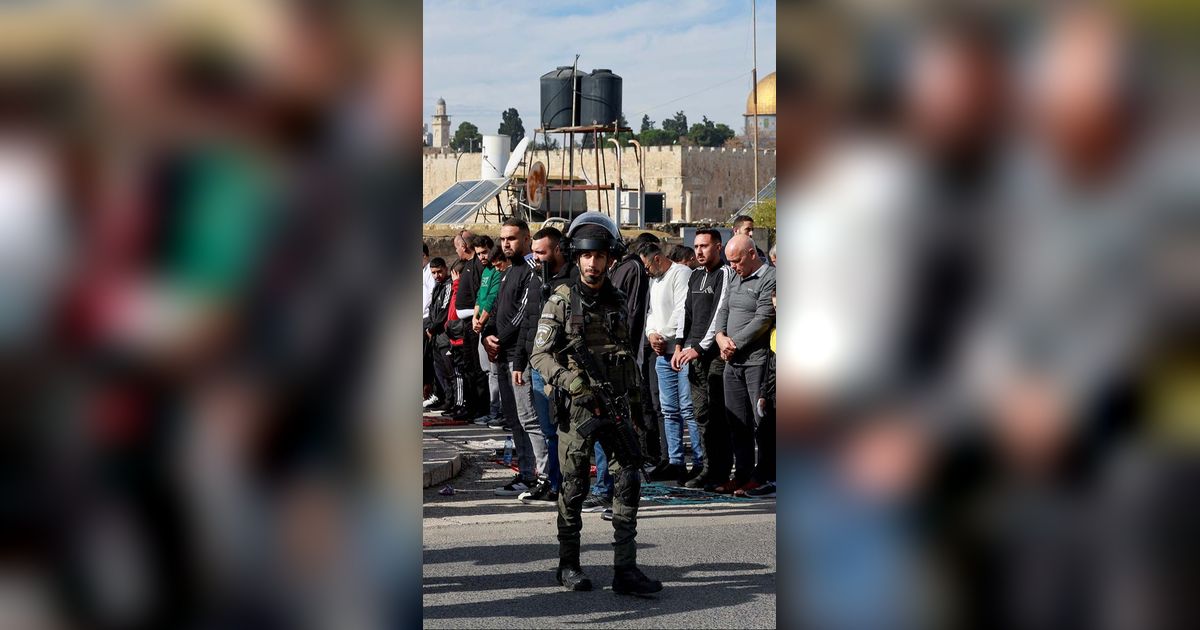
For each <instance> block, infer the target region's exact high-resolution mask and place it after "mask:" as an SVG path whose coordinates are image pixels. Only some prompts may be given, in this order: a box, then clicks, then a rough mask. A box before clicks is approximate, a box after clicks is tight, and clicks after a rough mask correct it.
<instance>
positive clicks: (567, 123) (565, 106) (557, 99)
mask: <svg viewBox="0 0 1200 630" xmlns="http://www.w3.org/2000/svg"><path fill="white" fill-rule="evenodd" d="M572 75H574V76H575V77H578V78H579V83H580V84H581V85H580V88H581V89H582V83H583V73H582V72H577V71H573V70H572V69H571V66H559V67H558V68H556V69H554V70H552V71H550V72H547V73H546V74H543V75H542V116H541V120H542V128H543V129H554V128H556V127H572V126H574V125H575V124H576V122H575V121H577V120H579V95H578V94H575V86H573V85H572V84H571V83H572V82H571V77H572ZM572 96H574V98H575V105H574V112H575V120H571V112H572V106H571V99H572Z"/></svg>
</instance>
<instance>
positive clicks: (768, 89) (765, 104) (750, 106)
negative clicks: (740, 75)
mask: <svg viewBox="0 0 1200 630" xmlns="http://www.w3.org/2000/svg"><path fill="white" fill-rule="evenodd" d="M746 115H747V116H753V115H754V93H753V92H751V93H750V94H748V95H746ZM758 115H759V116H764V115H765V116H774V115H775V73H774V72H772V73H771V74H768V75H767V76H765V77H763V78H762V80H761V81H759V82H758Z"/></svg>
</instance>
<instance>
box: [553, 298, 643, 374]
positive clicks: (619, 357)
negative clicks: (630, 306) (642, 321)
mask: <svg viewBox="0 0 1200 630" xmlns="http://www.w3.org/2000/svg"><path fill="white" fill-rule="evenodd" d="M618 295H619V294H618ZM556 298H557V299H560V300H562V301H563V302H564V304H565V306H566V312H567V321H566V334H567V338H568V342H570V341H573V340H574V339H577V338H579V337H583V340H584V344H585V345H586V346H587V347H588V349H589V350H590V351H591V353H592V355H593V356H594V357H595V358H596V364H597V365H598V366H599V367H600V369H601V370H602V371H603V372H604V377H605V379H606V380H607V381H608V382H610V383H612V386H613V388H614V389H615V390H616V391H617V392H618V393H623V392H626V391H636V389H637V387H638V381H637V364H636V361H635V359H634V356H633V355H632V354H631V353H630V348H631V346H630V343H629V332H628V331H629V324H628V323H627V322H626V316H625V308H624V305H623V304H622V303H621V301H620V300H619V299H618V300H611V301H609V302H607V303H605V301H604V300H602V299H601V298H600V297H599V296H597V297H596V298H595V300H594V301H593V302H590V303H585V302H584V301H583V296H582V295H581V291H580V290H578V289H574V288H573V286H572V284H571V283H569V284H564V285H562V286H560V287H558V288H557V289H555V290H554V296H552V297H551V299H556ZM568 367H569V368H570V369H571V370H580V371H582V367H581V366H579V365H578V364H576V362H575V360H574V358H570V357H568Z"/></svg>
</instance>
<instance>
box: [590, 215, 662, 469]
mask: <svg viewBox="0 0 1200 630" xmlns="http://www.w3.org/2000/svg"><path fill="white" fill-rule="evenodd" d="M659 242H660V241H659V238H658V237H657V236H655V235H653V234H650V233H649V232H642V233H641V234H639V235H638V236H637V238H636V239H634V241H633V244H632V245H631V246H630V248H629V249H630V251H629V253H628V254H626V256H625V257H624V258H623V259H621V262H620V263H618V264H617V266H616V267H613V270H612V271H611V272H610V273H609V279H610V280H611V281H612V283H613V286H615V287H616V288H617V289H620V291H621V292H622V293H624V294H625V296H626V298H627V301H626V302H625V314H626V317H627V319H628V321H629V338H630V339H641V340H642V342H641V347H640V348H638V356H637V363H638V372H639V376H640V377H641V378H640V379H639V381H640V384H641V389H642V396H641V399H642V417H643V418H644V419H645V424H646V426H645V427H644V428H643V431H642V434H641V436H640V437H641V440H642V444H641V446H642V453H643V454H644V457H645V458H646V460H647V461H651V462H656V464H655V467H654V472H657V471H660V470H661V469H663V468H665V467H667V466H668V465H670V460H668V459H667V443H666V439H665V438H664V437H663V432H662V430H661V429H660V427H661V426H662V421H663V419H662V415H661V414H660V413H659V412H658V410H659V403H658V378H657V377H656V376H655V373H654V367H653V365H652V362H653V360H654V357H655V354H654V351H653V350H652V349H651V348H650V342H649V341H647V340H646V336H645V335H643V334H642V332H643V330H644V329H645V328H646V306H647V301H648V300H649V299H650V274H648V273H646V265H645V263H643V262H642V257H641V246H642V245H644V244H646V243H659ZM597 453H600V451H597ZM596 470H601V468H600V462H599V461H597V468H596Z"/></svg>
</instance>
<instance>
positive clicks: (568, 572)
mask: <svg viewBox="0 0 1200 630" xmlns="http://www.w3.org/2000/svg"><path fill="white" fill-rule="evenodd" d="M554 579H556V580H558V583H559V584H560V585H561V586H562V587H563V588H565V589H567V590H568V591H590V590H592V580H591V579H590V578H588V576H587V574H586V573H584V572H583V569H581V568H579V567H578V566H565V567H564V566H560V567H558V571H555V572H554Z"/></svg>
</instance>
